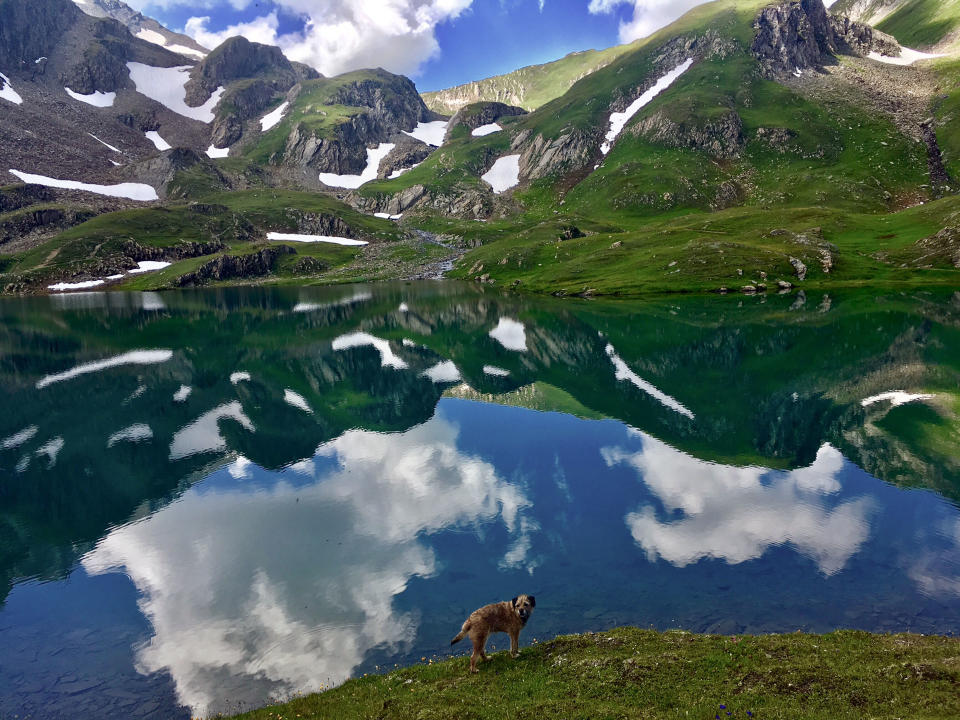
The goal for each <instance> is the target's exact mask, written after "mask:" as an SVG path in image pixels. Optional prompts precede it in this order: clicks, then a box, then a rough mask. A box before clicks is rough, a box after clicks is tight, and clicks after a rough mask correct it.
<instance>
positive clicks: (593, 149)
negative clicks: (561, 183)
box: [512, 128, 601, 179]
mask: <svg viewBox="0 0 960 720" xmlns="http://www.w3.org/2000/svg"><path fill="white" fill-rule="evenodd" d="M530 135H531V133H530V131H529V130H524V131H522V132H521V133H519V134H518V135H517V137H516V138H514V141H513V145H512V149H513V150H519V149H521V148H522V151H521V152H520V176H521V177H524V178H529V179H536V178H541V177H546V176H547V175H552V174H555V173H568V172H575V171H577V170H579V169H581V168H583V167H585V166H586V165H588V164H589V163H590V162H591V161H592V160H593V157H594V156H595V155H596V154H597V148H598V147H599V146H600V137H601V134H600V132H598V131H596V130H594V131H586V130H582V129H579V128H577V129H571V130H569V131H568V132H566V133H564V134H563V135H561V136H560V137H558V138H554V139H548V138H545V137H544V136H543V135H540V134H537V135H536V136H534V137H533V139H530Z"/></svg>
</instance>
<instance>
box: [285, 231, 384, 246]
mask: <svg viewBox="0 0 960 720" xmlns="http://www.w3.org/2000/svg"><path fill="white" fill-rule="evenodd" d="M267 240H288V241H290V242H302V243H318V242H322V243H332V244H334V245H367V244H369V243H367V241H366V240H354V239H353V238H345V237H337V236H335V235H300V234H298V233H278V232H268V233H267Z"/></svg>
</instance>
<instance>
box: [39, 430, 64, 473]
mask: <svg viewBox="0 0 960 720" xmlns="http://www.w3.org/2000/svg"><path fill="white" fill-rule="evenodd" d="M63 446H64V441H63V438H62V437H60V436H59V435H58V436H57V437H55V438H53V440H49V441H48V442H45V443H44V444H43V445H41V446H40V447H38V448H37V451H36V452H35V453H34V455H36V456H37V457H40V456H41V455H46V456H47V468H48V469H49V468H52V467H53V466H54V465H56V464H57V455H59V454H60V451H61V450H63Z"/></svg>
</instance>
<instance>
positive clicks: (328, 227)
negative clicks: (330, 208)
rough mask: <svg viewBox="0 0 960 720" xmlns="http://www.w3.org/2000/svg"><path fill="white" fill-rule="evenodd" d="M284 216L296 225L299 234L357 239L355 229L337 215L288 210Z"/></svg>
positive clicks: (284, 212) (294, 209)
mask: <svg viewBox="0 0 960 720" xmlns="http://www.w3.org/2000/svg"><path fill="white" fill-rule="evenodd" d="M283 214H284V215H285V216H286V217H287V218H289V219H290V220H291V221H293V222H294V223H295V224H296V228H297V232H298V233H303V234H304V235H334V236H336V237H346V238H355V237H356V234H355V233H354V231H353V228H352V227H350V225H349V224H348V223H346V222H344V221H343V220H341V219H340V218H339V217H338V216H336V215H328V214H326V213H308V212H304V211H303V210H298V209H297V208H286V209H285V210H284V211H283Z"/></svg>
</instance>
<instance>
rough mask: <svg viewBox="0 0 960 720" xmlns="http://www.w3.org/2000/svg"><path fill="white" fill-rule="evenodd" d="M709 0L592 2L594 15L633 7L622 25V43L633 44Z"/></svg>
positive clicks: (596, 0)
mask: <svg viewBox="0 0 960 720" xmlns="http://www.w3.org/2000/svg"><path fill="white" fill-rule="evenodd" d="M706 1H707V0H590V5H589V6H588V9H589V10H590V12H591V13H593V14H594V15H601V14H606V13H612V12H613V11H614V10H615V9H616V8H617V7H619V6H620V5H633V16H632V17H631V19H630V20H629V21H627V22H622V23H620V42H625V43H626V42H632V41H634V40H637V39H639V38H643V37H646V36H647V35H650V34H652V33H654V32H656V31H657V30H659V29H660V28H662V27H663V26H665V25H668V24H669V23H671V22H673V21H674V20H676V19H677V18H678V17H680V16H681V15H683V14H684V13H685V12H687V11H688V10H689V9H690V8H692V7H695V6H697V5H702V4H703V3H704V2H706Z"/></svg>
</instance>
